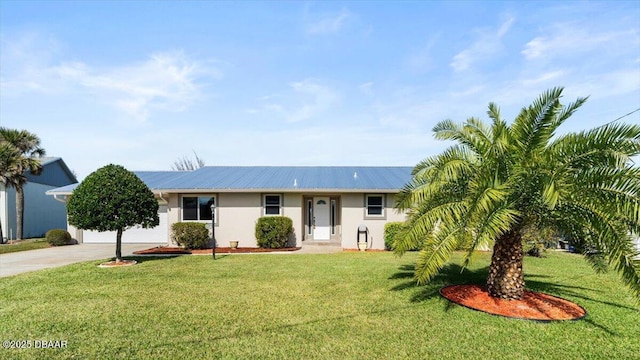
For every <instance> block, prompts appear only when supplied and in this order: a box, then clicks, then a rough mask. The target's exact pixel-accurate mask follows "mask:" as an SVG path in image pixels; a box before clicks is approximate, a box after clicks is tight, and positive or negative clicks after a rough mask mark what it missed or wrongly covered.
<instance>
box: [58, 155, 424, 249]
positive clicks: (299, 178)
mask: <svg viewBox="0 0 640 360" xmlns="http://www.w3.org/2000/svg"><path fill="white" fill-rule="evenodd" d="M411 171H412V168H411V167H354V166H340V167H319V166H315V167H294V166H275V167H270V166H249V167H224V166H208V167H203V168H200V169H198V170H195V171H138V172H135V174H136V175H137V176H138V177H139V178H140V179H141V180H142V181H143V182H145V183H146V184H147V186H148V187H149V188H150V189H151V191H153V193H154V194H155V196H156V198H157V199H158V202H159V204H160V209H159V216H160V225H159V226H157V227H156V228H153V229H135V228H134V229H129V230H127V231H125V232H124V234H123V237H122V241H123V242H124V243H167V244H170V243H171V239H170V236H171V234H170V229H171V225H172V224H174V223H176V222H184V221H194V222H202V223H205V224H211V222H212V219H211V217H212V216H211V209H210V205H211V204H212V203H213V204H215V206H216V211H215V219H214V221H215V234H216V241H217V244H218V246H220V247H226V246H229V242H230V241H238V242H239V244H238V245H239V246H240V247H255V246H257V245H256V240H255V235H254V231H255V224H256V221H257V219H258V218H260V217H263V216H287V217H289V218H291V219H292V220H293V224H294V225H293V226H294V235H293V238H292V239H291V241H290V245H292V246H293V245H295V246H298V247H301V246H303V245H304V244H305V243H307V244H308V243H320V242H322V243H331V244H336V245H341V246H342V248H344V249H356V248H358V245H357V243H358V237H359V236H360V238H361V239H360V240H364V237H365V236H366V237H367V240H368V245H367V247H368V248H370V249H384V225H385V224H386V223H387V222H392V221H403V220H404V219H405V214H403V213H398V212H396V210H395V209H394V208H393V205H394V202H395V196H396V194H397V193H399V192H400V190H401V189H402V187H403V186H404V185H405V184H406V183H408V182H409V181H410V180H411ZM76 186H77V185H69V186H65V187H61V188H58V189H54V190H50V191H48V192H47V194H49V195H53V196H54V197H55V198H56V199H58V200H60V201H65V200H66V196H69V195H71V194H72V192H73V189H74V188H75V187H76ZM114 191H117V189H114ZM362 225H364V226H365V227H366V230H367V231H366V233H364V232H359V231H358V229H359V228H361V229H363V227H361V226H362ZM209 226H210V225H209ZM68 229H69V232H70V233H71V235H72V236H74V237H75V238H76V239H77V240H78V241H79V242H84V243H107V242H115V239H116V236H115V234H114V233H110V232H102V233H99V232H94V231H82V230H78V229H75V228H73V227H72V226H69V225H68Z"/></svg>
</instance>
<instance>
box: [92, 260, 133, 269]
mask: <svg viewBox="0 0 640 360" xmlns="http://www.w3.org/2000/svg"><path fill="white" fill-rule="evenodd" d="M137 263H138V262H137V261H135V260H122V261H115V260H114V261H109V262H106V263H102V264H100V265H98V266H99V267H103V268H106V267H119V266H131V265H135V264H137Z"/></svg>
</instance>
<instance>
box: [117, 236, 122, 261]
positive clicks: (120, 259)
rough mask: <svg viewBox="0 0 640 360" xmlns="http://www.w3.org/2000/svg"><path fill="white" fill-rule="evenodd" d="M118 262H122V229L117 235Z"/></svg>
mask: <svg viewBox="0 0 640 360" xmlns="http://www.w3.org/2000/svg"><path fill="white" fill-rule="evenodd" d="M116 262H122V229H118V232H117V235H116Z"/></svg>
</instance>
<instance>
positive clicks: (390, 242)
mask: <svg viewBox="0 0 640 360" xmlns="http://www.w3.org/2000/svg"><path fill="white" fill-rule="evenodd" d="M403 226H404V223H403V222H401V221H394V222H389V223H386V224H385V225H384V249H385V250H393V249H394V248H395V246H394V239H395V237H396V235H397V234H398V233H399V232H400V231H402V227H403Z"/></svg>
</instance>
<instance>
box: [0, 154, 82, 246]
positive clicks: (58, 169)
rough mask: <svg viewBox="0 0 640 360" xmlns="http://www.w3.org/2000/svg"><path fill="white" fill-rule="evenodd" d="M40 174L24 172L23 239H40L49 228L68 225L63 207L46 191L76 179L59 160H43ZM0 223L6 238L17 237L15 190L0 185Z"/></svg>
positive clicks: (46, 158) (60, 227) (49, 158)
mask: <svg viewBox="0 0 640 360" xmlns="http://www.w3.org/2000/svg"><path fill="white" fill-rule="evenodd" d="M40 161H41V163H42V173H41V174H40V175H33V174H31V172H29V171H27V173H26V174H25V175H26V177H27V181H28V182H27V184H26V185H25V186H24V187H23V191H24V217H23V228H22V232H23V234H22V237H23V238H25V239H27V238H32V237H43V236H44V234H45V233H46V232H47V231H49V230H51V229H64V228H66V226H67V215H66V214H67V212H66V208H65V206H64V204H61V203H60V202H58V201H55V200H54V199H53V198H52V197H51V196H47V195H46V192H47V191H49V190H52V189H55V188H59V187H61V186H65V185H68V184H74V183H77V180H76V177H75V176H74V175H73V173H72V172H71V170H69V168H68V167H67V165H66V164H65V163H64V161H62V159H61V158H59V157H43V158H41V159H40ZM0 221H2V231H3V235H4V237H6V238H7V239H11V240H13V239H15V238H16V190H15V189H14V188H8V189H7V188H5V187H4V186H3V185H1V184H0Z"/></svg>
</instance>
